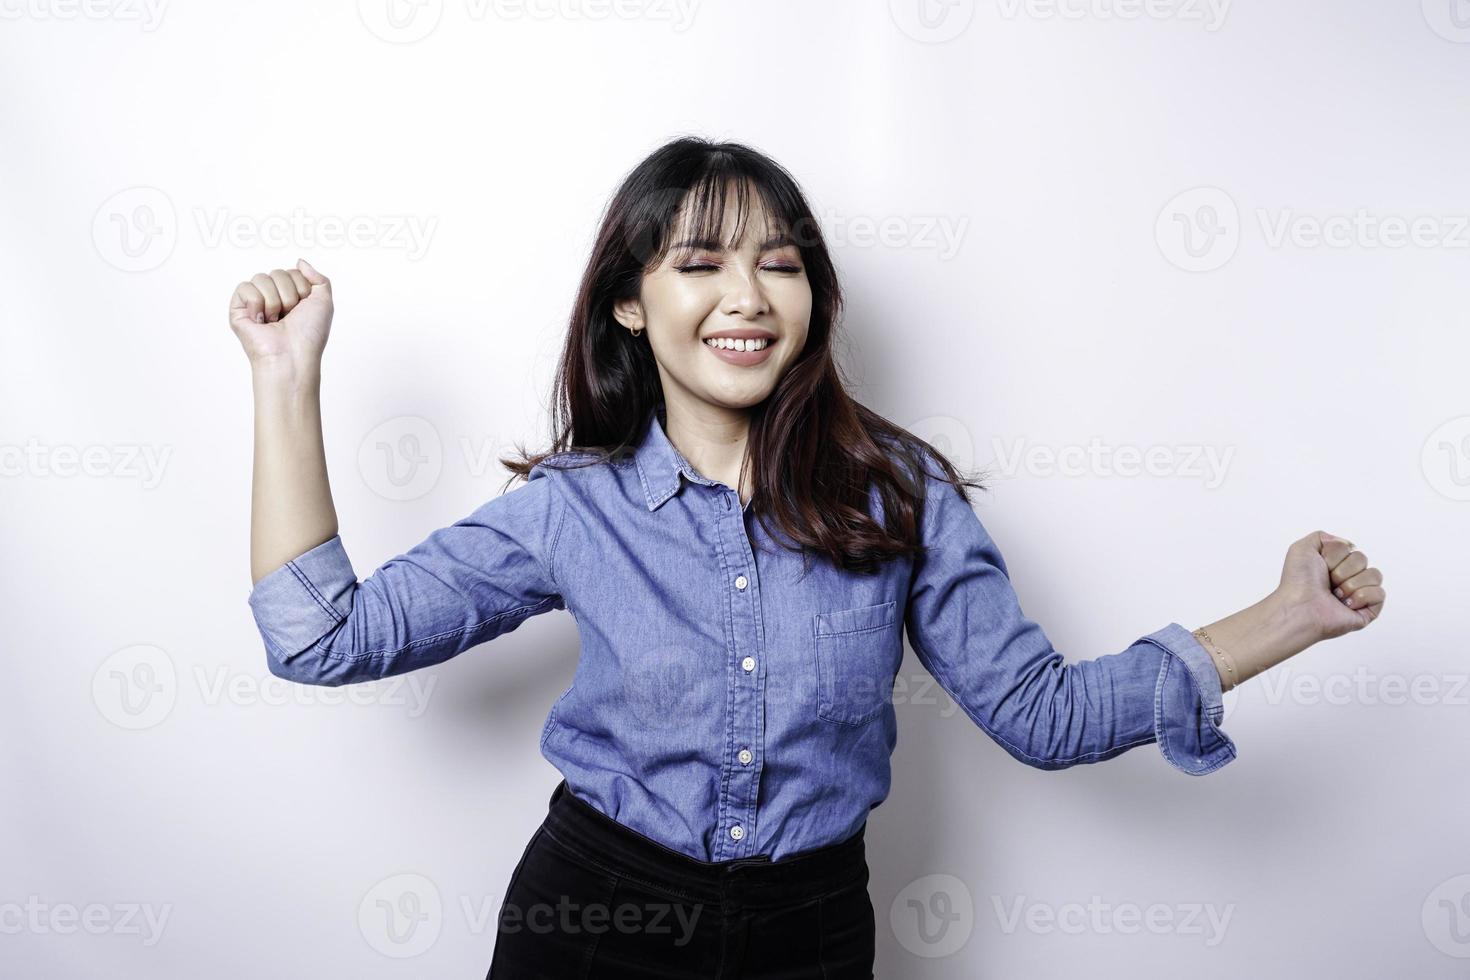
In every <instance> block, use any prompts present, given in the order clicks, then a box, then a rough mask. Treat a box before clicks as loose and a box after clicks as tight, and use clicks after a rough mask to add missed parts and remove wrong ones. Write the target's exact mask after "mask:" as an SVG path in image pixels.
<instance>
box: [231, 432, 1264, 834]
mask: <svg viewBox="0 0 1470 980" xmlns="http://www.w3.org/2000/svg"><path fill="white" fill-rule="evenodd" d="M577 455H579V454H575V453H569V454H562V455H561V456H558V457H552V458H551V459H550V460H548V461H544V462H543V463H541V464H539V465H538V466H537V467H536V468H535V469H533V470H532V471H531V473H530V476H529V479H528V480H527V481H526V482H525V483H524V484H523V485H520V486H517V487H515V488H514V489H512V490H509V491H507V492H505V493H503V494H501V495H499V496H498V497H495V498H493V499H491V500H489V501H488V502H486V503H484V504H482V505H481V506H480V507H479V508H478V509H477V510H475V511H474V513H472V514H470V515H469V516H468V517H466V518H464V519H463V520H461V521H459V522H457V523H455V524H453V525H451V526H449V527H444V528H440V529H438V530H436V531H434V532H433V533H431V534H430V535H429V536H428V537H427V538H426V539H425V540H424V541H423V542H421V543H420V544H418V545H416V546H415V547H413V548H412V549H411V550H409V551H407V552H406V553H404V554H402V555H399V556H398V557H396V558H392V559H390V560H389V561H387V562H386V563H384V564H383V565H382V566H381V567H379V568H378V569H377V570H375V571H374V572H372V574H370V575H369V576H368V577H367V578H366V579H364V580H362V581H358V579H357V575H356V573H355V571H354V569H353V566H352V563H351V562H350V561H349V560H348V557H347V553H346V551H345V549H344V547H343V543H342V540H341V538H340V536H338V537H333V538H332V539H331V540H329V541H326V542H324V543H323V544H321V545H318V546H317V547H315V548H312V549H311V550H309V551H307V552H305V553H304V554H302V555H300V556H299V557H297V558H295V559H293V560H291V561H288V562H286V564H284V565H283V566H281V567H280V568H278V569H275V570H274V571H272V572H271V573H270V574H268V575H266V576H265V577H264V578H262V579H261V580H260V581H259V582H257V583H256V585H255V587H254V588H253V589H252V590H251V592H250V596H249V604H250V608H251V610H252V613H253V615H254V617H255V622H256V624H257V626H258V627H259V630H260V635H261V638H262V640H263V641H264V644H265V650H266V662H267V665H268V667H269V669H270V671H271V673H272V674H274V675H275V676H277V677H282V678H285V679H287V680H291V681H296V682H299V683H302V684H320V685H330V686H335V685H340V684H353V683H359V682H363V681H371V680H375V679H378V678H383V677H389V676H392V675H396V674H402V673H404V672H406V671H410V670H418V669H420V668H423V667H430V666H433V665H434V664H438V663H442V662H443V661H445V660H448V659H449V658H450V657H453V656H455V655H457V654H459V653H462V652H463V651H465V650H468V649H470V648H471V647H474V646H477V645H479V644H482V643H484V642H485V641H487V640H491V639H494V638H495V637H497V636H499V635H501V634H502V633H507V632H509V631H511V630H513V629H515V628H516V627H517V626H519V625H520V624H521V623H522V622H524V621H525V620H526V619H528V618H529V617H531V616H535V615H537V614H539V613H545V612H550V611H551V610H554V609H556V610H560V609H565V610H568V611H570V612H571V614H572V615H573V616H574V617H575V620H576V624H577V628H578V632H579V635H580V639H581V652H580V658H579V660H578V663H577V668H576V672H575V674H574V675H573V680H572V684H571V686H570V687H568V688H567V690H566V691H565V692H564V693H563V694H562V695H561V697H560V698H559V699H557V701H556V702H555V704H553V705H552V707H551V710H550V712H549V714H548V715H547V718H546V723H545V725H544V727H543V729H542V732H541V742H540V747H541V753H542V755H543V756H545V758H546V759H547V760H548V761H549V762H550V763H551V764H552V765H553V766H555V767H556V769H557V770H558V771H559V772H560V773H561V774H562V776H563V777H564V778H565V779H566V782H567V785H568V787H569V788H570V790H571V791H572V792H573V793H574V794H575V795H576V796H577V797H578V798H579V799H582V800H584V801H586V802H587V803H589V804H591V805H592V806H593V807H595V808H596V809H597V810H598V811H600V812H601V813H603V814H605V815H606V816H608V817H611V818H612V819H614V820H616V821H618V822H619V823H621V824H622V825H624V826H626V827H629V828H631V829H632V830H635V831H637V832H639V833H641V834H643V835H645V836H646V837H649V838H651V839H653V840H656V841H658V842H660V843H662V844H663V845H665V846H666V847H669V848H671V849H673V850H675V851H678V852H680V853H682V854H686V855H688V856H690V857H693V858H696V859H698V860H702V861H727V860H734V859H738V858H747V857H752V856H757V855H765V856H767V857H770V858H771V859H773V860H779V859H781V858H782V857H784V856H786V855H788V854H793V853H796V852H799V851H804V850H810V849H814V848H818V847H822V846H825V845H828V844H832V843H834V842H837V841H841V840H844V839H846V838H847V837H849V836H850V835H851V834H853V833H854V832H855V831H856V830H857V829H858V828H859V827H860V826H861V825H862V824H863V823H864V821H865V820H866V819H867V816H868V812H869V811H870V810H871V809H872V808H874V807H876V806H878V805H879V804H880V803H881V802H882V801H883V800H884V799H885V798H886V797H887V795H888V792H889V785H890V775H891V774H890V768H889V763H890V756H891V754H892V752H893V749H894V746H895V744H896V742H897V719H896V715H895V706H894V700H895V699H894V679H895V676H896V674H897V672H898V669H899V666H900V662H901V661H902V658H903V652H904V637H905V636H907V638H908V641H909V645H910V646H911V647H912V648H913V651H914V654H915V656H916V657H917V658H918V660H919V662H920V663H921V664H922V665H923V666H924V668H925V669H926V670H927V671H928V672H929V673H930V674H931V675H933V677H934V679H935V680H936V681H937V682H938V683H939V684H940V685H941V686H942V687H943V688H944V689H945V690H946V691H947V692H948V693H949V694H950V695H951V696H952V697H953V698H954V699H955V701H956V702H957V703H958V705H959V706H960V707H961V709H962V710H963V711H964V712H965V713H966V714H967V715H968V716H969V717H970V719H971V720H973V721H974V722H975V724H976V725H978V726H979V727H980V728H981V729H982V730H983V731H985V732H986V734H988V735H989V736H990V737H991V738H992V739H993V740H994V741H995V742H996V743H997V744H998V745H1000V746H1001V747H1002V748H1003V749H1004V750H1005V751H1006V752H1008V753H1009V754H1010V755H1012V756H1013V757H1015V758H1016V759H1018V760H1020V761H1021V762H1023V763H1025V764H1027V765H1029V766H1034V767H1037V768H1040V769H1061V768H1065V767H1068V766H1074V765H1078V764H1082V763H1092V762H1101V761H1103V760H1105V759H1110V758H1112V757H1114V756H1116V755H1118V754H1119V753H1121V752H1124V751H1126V750H1128V749H1130V748H1133V747H1135V746H1139V745H1145V744H1148V743H1157V744H1158V746H1159V749H1160V752H1161V754H1162V755H1163V757H1164V759H1165V760H1166V761H1167V762H1168V763H1169V764H1170V765H1171V766H1173V767H1174V768H1175V769H1177V770H1179V771H1181V772H1185V773H1189V774H1191V775H1204V774H1206V773H1210V772H1213V771H1214V770H1216V769H1219V768H1220V767H1221V766H1224V765H1226V764H1227V763H1229V762H1230V761H1231V760H1233V759H1234V758H1235V755H1236V750H1235V745H1234V743H1233V742H1232V741H1231V739H1230V738H1229V736H1227V735H1226V734H1225V733H1224V732H1223V731H1222V730H1221V729H1220V727H1219V726H1220V724H1221V722H1222V718H1223V711H1224V708H1223V703H1222V700H1221V685H1220V679H1219V675H1218V674H1217V672H1216V670H1215V667H1214V665H1213V664H1212V663H1211V662H1210V658H1209V654H1208V653H1207V652H1206V651H1205V649H1204V648H1203V647H1202V646H1201V645H1200V644H1199V642H1198V641H1197V640H1196V639H1195V638H1194V636H1193V635H1191V633H1190V632H1189V631H1188V630H1187V629H1185V628H1184V627H1183V626H1181V625H1179V624H1178V623H1173V622H1171V623H1169V624H1167V625H1165V626H1163V627H1162V628H1160V629H1158V630H1156V631H1155V632H1153V633H1150V634H1148V635H1146V636H1143V637H1140V638H1139V639H1137V640H1135V641H1134V642H1133V643H1132V644H1130V645H1129V646H1128V647H1127V648H1126V649H1124V650H1122V651H1121V652H1118V653H1112V654H1106V655H1103V656H1100V657H1097V658H1095V659H1090V660H1081V661H1078V662H1075V663H1070V664H1069V663H1066V662H1065V661H1064V658H1063V655H1062V654H1061V653H1059V652H1058V651H1057V650H1056V649H1055V648H1054V647H1053V646H1052V644H1051V642H1050V641H1049V640H1048V639H1047V637H1046V634H1045V633H1044V632H1043V631H1042V629H1041V627H1040V626H1039V625H1037V624H1036V623H1034V622H1032V621H1031V620H1030V619H1028V618H1026V616H1025V615H1024V614H1023V612H1022V611H1021V607H1020V604H1019V602H1018V600H1017V597H1016V593H1015V591H1014V590H1013V588H1012V586H1011V582H1010V578H1009V575H1008V573H1007V571H1006V565H1005V561H1004V559H1003V558H1002V557H1001V553H1000V550H999V548H998V547H997V546H996V543H995V541H994V540H992V538H991V537H990V535H989V534H988V533H987V532H986V530H985V527H984V526H983V525H982V524H981V522H980V519H979V517H978V516H977V515H976V514H975V511H974V510H973V508H971V506H970V505H969V504H968V503H967V502H966V501H965V500H964V499H963V498H962V497H961V496H960V495H959V494H958V493H957V492H956V491H955V489H954V488H953V487H952V486H950V485H949V484H947V483H945V482H943V481H942V480H940V479H939V478H938V477H937V476H936V475H935V474H937V473H938V472H939V470H938V467H937V464H936V463H935V461H933V460H932V459H931V460H927V461H926V469H929V470H930V472H926V473H925V474H923V479H924V486H925V492H926V498H925V504H924V507H923V520H922V532H921V533H922V535H923V541H924V543H925V545H926V546H927V553H926V554H925V556H924V557H922V558H920V559H916V560H896V561H892V562H889V563H887V564H885V565H884V566H883V567H882V568H881V570H880V571H879V572H878V573H877V574H876V575H864V574H860V573H856V572H849V571H844V570H842V569H839V568H837V567H835V566H834V565H833V564H832V563H830V562H828V561H826V560H825V559H822V558H810V559H809V567H804V562H803V556H802V555H800V554H798V553H796V552H793V551H789V550H786V549H785V548H783V547H782V546H781V545H780V544H778V543H777V542H776V541H774V540H773V539H772V537H771V536H770V535H769V534H768V532H767V529H766V528H765V527H764V525H763V524H762V523H761V522H760V521H759V520H757V519H756V518H754V517H753V516H752V515H751V513H750V509H749V507H748V505H746V506H742V505H741V502H740V499H739V495H738V494H737V492H736V491H735V490H733V489H732V488H730V487H728V486H726V485H725V484H723V483H718V482H716V481H713V480H709V479H706V478H705V477H703V476H702V475H700V474H699V473H698V472H697V471H695V470H694V468H693V467H692V466H690V465H689V463H688V461H687V460H685V459H684V457H683V456H682V454H680V453H679V451H678V450H677V449H676V448H675V447H674V445H673V444H672V443H671V442H670V441H669V439H668V436H667V434H666V433H665V430H664V416H663V407H662V406H661V405H660V406H658V407H657V408H655V409H653V410H651V411H650V412H649V414H648V416H647V418H646V420H645V422H644V427H643V429H642V432H641V435H640V436H639V438H638V440H637V445H636V448H635V451H634V452H633V453H631V454H627V455H624V456H623V457H621V458H618V459H616V460H615V461H613V462H607V463H600V464H596V465H592V466H583V467H580V468H568V467H563V466H558V465H556V464H557V463H558V461H561V460H565V461H567V462H571V461H572V459H571V457H574V456H577ZM871 502H872V507H873V510H872V513H873V514H874V516H875V517H877V518H878V519H880V520H881V519H882V502H881V498H880V497H879V496H878V494H877V493H876V490H875V492H874V493H873V494H872V496H871ZM487 655H491V656H493V651H492V652H491V653H489V654H487Z"/></svg>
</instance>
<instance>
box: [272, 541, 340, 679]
mask: <svg viewBox="0 0 1470 980" xmlns="http://www.w3.org/2000/svg"><path fill="white" fill-rule="evenodd" d="M356 586H357V573H356V572H354V571H353V568H352V562H351V561H350V560H348V558H347V552H346V550H344V549H343V547H342V538H341V536H340V535H333V536H332V537H331V539H329V540H327V541H324V542H322V543H321V544H319V545H317V546H316V547H315V548H312V549H311V550H310V551H308V552H306V553H305V554H303V555H301V556H300V557H298V558H294V559H292V560H291V561H288V562H286V564H284V565H282V566H281V567H280V568H277V569H276V570H275V571H273V572H271V573H270V574H269V575H267V576H265V578H263V579H261V580H260V581H259V582H256V583H255V587H254V588H253V589H251V590H250V598H249V603H250V609H251V612H252V613H254V615H255V625H256V627H257V628H258V629H259V630H260V637H261V639H262V640H264V641H265V648H266V650H267V651H268V652H269V653H270V655H271V656H273V657H275V658H276V660H278V661H279V662H281V663H287V662H288V661H290V660H291V658H293V657H295V656H296V655H297V654H299V653H302V652H303V651H305V650H306V649H308V648H309V647H311V646H312V644H314V643H316V641H317V640H320V639H321V638H322V637H323V636H325V635H326V634H327V633H329V632H331V631H332V630H333V629H335V628H336V627H337V625H338V624H340V623H341V622H342V621H343V620H344V619H346V618H347V615H348V614H349V613H350V612H352V592H353V590H354V589H355V588H356Z"/></svg>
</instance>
